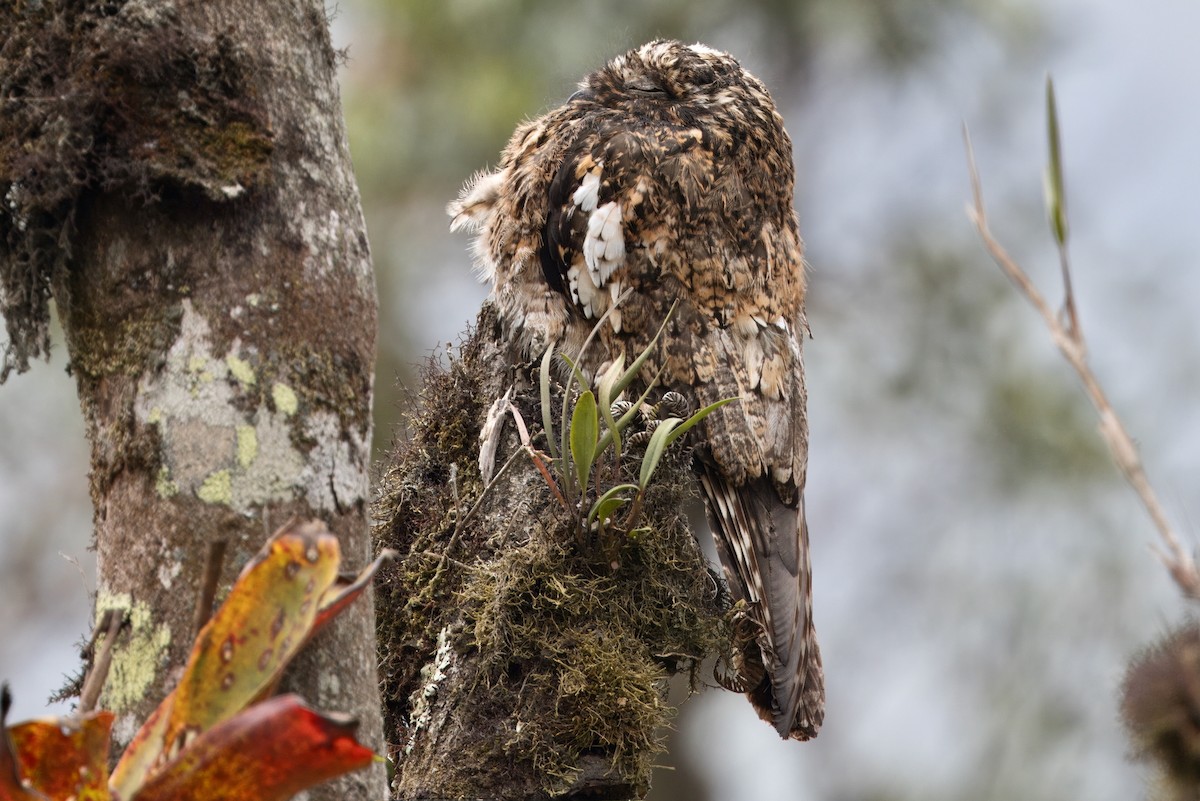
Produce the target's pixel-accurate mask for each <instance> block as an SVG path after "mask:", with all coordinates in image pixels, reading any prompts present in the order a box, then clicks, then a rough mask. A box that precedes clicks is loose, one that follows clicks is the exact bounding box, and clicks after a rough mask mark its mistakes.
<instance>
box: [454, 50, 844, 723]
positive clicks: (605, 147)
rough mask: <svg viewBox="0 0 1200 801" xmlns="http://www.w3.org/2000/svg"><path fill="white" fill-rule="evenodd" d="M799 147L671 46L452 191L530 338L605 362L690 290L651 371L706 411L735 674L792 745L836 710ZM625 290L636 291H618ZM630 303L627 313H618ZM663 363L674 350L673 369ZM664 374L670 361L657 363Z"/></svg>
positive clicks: (591, 81)
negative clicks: (807, 343)
mask: <svg viewBox="0 0 1200 801" xmlns="http://www.w3.org/2000/svg"><path fill="white" fill-rule="evenodd" d="M793 183H794V171H793V167H792V145H791V140H790V139H789V138H788V135H787V132H786V131H784V128H783V120H782V118H781V117H780V115H779V113H778V111H776V109H775V104H774V102H773V101H772V99H771V96H770V95H769V94H768V93H767V90H766V88H765V87H764V86H763V84H762V83H761V82H760V81H759V80H758V79H757V78H755V77H754V76H753V75H751V74H750V73H749V72H747V71H746V70H745V69H743V68H742V66H741V65H740V64H739V63H738V61H737V60H736V59H735V58H733V57H732V56H730V55H728V54H726V53H722V52H719V51H717V50H713V49H712V48H709V47H706V46H704V45H700V44H695V45H684V44H681V43H680V42H675V41H663V40H660V41H654V42H651V43H649V44H646V45H643V46H642V47H639V48H637V49H635V50H631V51H630V52H628V53H626V54H624V55H621V56H617V57H616V58H614V59H613V60H612V61H610V62H609V63H608V64H606V65H605V66H604V67H602V68H601V69H599V70H597V71H596V72H594V73H592V74H591V75H589V76H587V77H586V78H585V79H584V80H583V81H582V82H581V83H580V85H579V91H577V92H575V94H573V95H571V97H570V98H569V99H568V100H567V101H566V103H565V104H563V105H562V106H560V107H558V108H556V109H554V110H552V111H550V112H548V113H547V114H545V115H543V116H542V117H540V118H538V119H535V120H533V121H531V122H527V123H525V124H522V125H521V126H520V127H518V128H517V130H516V132H515V133H514V134H513V136H512V139H511V140H510V141H509V143H508V146H507V147H506V148H505V149H504V153H503V155H502V156H501V159H500V163H499V166H498V167H497V168H496V169H495V170H494V171H492V172H485V173H480V174H477V175H476V176H475V177H474V178H472V179H471V180H470V181H469V182H468V183H467V185H466V186H465V187H464V188H463V192H462V194H461V196H460V197H459V199H458V200H457V201H456V202H454V203H451V204H450V206H449V213H450V214H451V216H452V217H453V223H452V225H451V227H452V228H454V229H457V228H460V227H467V228H470V229H473V230H476V231H478V235H477V238H476V240H475V243H474V252H475V256H476V260H477V262H478V265H479V268H480V270H481V272H482V274H483V277H484V278H485V280H490V281H491V284H492V297H493V299H494V301H495V302H496V304H497V306H498V307H499V309H500V311H501V314H502V315H503V317H504V319H505V320H506V322H507V324H508V327H509V329H510V330H511V332H512V335H513V336H516V337H519V338H520V341H521V342H522V343H523V344H524V345H525V346H526V347H527V348H528V350H529V351H530V352H531V354H536V353H540V352H542V351H544V349H545V348H546V347H548V346H550V345H554V346H555V347H556V348H557V349H558V350H560V351H563V352H566V353H568V354H571V355H574V354H576V353H578V352H579V350H580V347H581V345H582V343H583V341H584V339H585V338H586V337H587V335H588V334H589V332H590V331H591V330H592V328H593V327H594V326H595V325H596V323H597V320H599V318H601V317H602V316H603V315H604V314H605V313H606V312H609V315H608V317H607V319H606V320H605V321H604V322H603V324H602V325H601V327H600V329H599V332H598V340H599V347H598V348H597V347H596V346H595V345H593V346H592V349H591V352H595V351H597V350H598V351H599V353H597V355H596V356H595V360H596V364H594V365H593V369H594V368H595V367H596V366H597V365H598V364H599V362H600V361H602V360H604V359H611V358H615V357H616V355H617V354H618V353H620V352H624V353H626V354H634V355H635V354H638V353H640V352H641V351H642V350H644V349H645V348H646V347H647V346H648V345H649V343H650V341H651V340H652V338H653V336H654V334H655V332H656V331H657V330H658V328H659V326H660V325H661V324H662V322H663V320H664V319H666V318H667V315H668V311H669V310H670V309H671V307H672V304H675V303H676V301H678V304H677V306H676V308H675V311H674V313H673V314H672V315H671V316H670V321H669V323H668V326H667V329H666V331H665V334H664V336H665V341H664V343H663V346H662V348H661V350H660V352H659V353H657V354H656V356H655V357H654V359H652V363H651V366H650V370H652V371H653V370H657V369H659V368H661V369H662V371H663V372H662V382H663V384H664V386H665V388H666V389H669V390H673V391H676V392H679V393H681V394H682V395H684V397H685V398H687V399H688V401H689V402H690V403H692V404H693V408H699V407H700V406H706V405H708V404H710V403H713V402H715V401H718V400H721V399H724V398H730V397H736V398H739V399H740V402H737V403H732V404H729V405H726V406H724V407H723V408H721V409H719V410H717V411H716V412H714V413H712V414H710V415H709V416H708V417H707V418H706V419H705V421H704V423H703V424H702V427H700V435H699V437H698V444H697V446H696V448H695V449H694V452H695V453H696V457H695V462H696V470H697V473H698V475H699V477H700V482H701V488H702V493H703V496H704V499H705V506H706V508H707V511H708V517H709V521H710V523H711V526H712V530H713V535H714V537H715V539H716V543H717V551H718V553H719V554H720V558H721V561H722V563H723V566H724V569H725V574H726V578H727V580H728V583H729V587H730V592H731V594H732V595H733V597H734V600H736V601H740V602H743V603H741V604H740V605H739V607H738V608H739V609H740V610H743V611H742V612H741V615H742V617H741V618H740V623H741V624H742V625H735V630H739V629H740V630H742V631H744V632H748V633H747V634H746V635H745V636H744V638H743V641H742V642H741V643H740V646H741V648H742V651H741V656H740V658H739V655H738V653H737V652H736V651H735V654H734V659H733V661H734V665H735V668H739V670H740V672H741V674H742V679H743V680H741V681H735V682H733V683H734V684H736V685H738V686H737V689H739V690H741V691H744V692H746V693H747V695H748V696H749V697H750V700H751V702H752V703H753V704H754V706H755V708H756V709H757V710H758V712H759V714H760V715H761V716H763V717H764V718H765V719H767V720H770V721H772V722H773V723H774V725H775V728H776V729H777V730H778V732H779V734H780V735H781V736H783V737H789V736H790V737H794V738H796V739H800V740H807V739H809V738H811V737H814V736H816V733H817V730H818V728H819V727H820V725H821V719H822V716H823V714H824V685H823V677H822V671H821V657H820V652H819V651H818V649H817V642H816V637H815V635H814V632H813V623H812V585H811V582H810V577H811V571H810V567H809V549H808V528H807V525H806V524H805V519H804V477H805V469H806V465H807V461H808V425H807V420H806V414H805V401H806V393H805V387H804V372H803V366H802V362H801V339H802V335H803V334H804V333H806V331H807V324H806V322H805V317H804V291H805V290H804V287H805V284H804V261H803V246H802V243H801V240H800V234H799V231H798V228H797V221H796V214H795V211H794V210H793V206H792V193H793ZM618 300H619V303H618ZM614 305H615V306H616V308H613V307H614ZM655 360H656V361H655ZM651 374H652V373H651Z"/></svg>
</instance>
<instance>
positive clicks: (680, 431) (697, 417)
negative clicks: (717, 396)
mask: <svg viewBox="0 0 1200 801" xmlns="http://www.w3.org/2000/svg"><path fill="white" fill-rule="evenodd" d="M736 400H741V398H724V399H722V400H719V401H717V402H716V403H710V404H709V405H707V406H705V407H704V408H703V409H701V410H700V411H698V412H696V413H695V414H693V415H692V416H691V417H689V418H688V419H687V422H685V423H684V424H683V425H681V426H679V428H676V429H675V430H674V431H672V432H671V435H670V436H669V437H668V438H667V447H670V446H671V444H672V443H673V442H675V440H677V439H679V438H680V437H682V436H683V435H684V434H686V433H687V432H688V430H689V429H691V427H692V426H694V425H696V423H699V422H700V421H701V420H703V419H704V418H705V417H708V416H709V415H710V414H712V413H713V412H715V411H716V410H717V409H720V408H721V407H722V406H724V405H725V404H727V403H733V402H734V401H736Z"/></svg>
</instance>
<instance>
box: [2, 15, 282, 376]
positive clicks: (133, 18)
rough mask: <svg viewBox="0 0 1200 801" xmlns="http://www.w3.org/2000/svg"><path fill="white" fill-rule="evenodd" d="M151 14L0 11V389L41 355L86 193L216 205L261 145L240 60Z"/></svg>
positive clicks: (260, 116)
mask: <svg viewBox="0 0 1200 801" xmlns="http://www.w3.org/2000/svg"><path fill="white" fill-rule="evenodd" d="M197 27H198V26H197V25H195V23H194V21H192V22H188V21H184V20H182V19H180V17H179V12H177V11H175V10H173V9H171V8H168V7H160V6H154V5H153V4H140V3H126V2H123V1H122V0H113V1H112V2H106V3H83V4H81V3H75V2H68V0H44V2H37V3H25V2H17V3H3V4H0V31H4V34H5V35H4V36H3V37H0V76H2V77H0V107H3V109H4V113H3V114H0V197H2V198H3V199H4V202H3V203H0V314H2V315H3V316H4V318H5V324H6V327H7V333H8V338H9V343H8V346H7V348H6V350H5V352H4V355H3V361H2V362H0V381H2V380H3V379H4V378H6V377H7V376H8V374H9V372H10V371H11V370H13V369H16V370H18V371H23V370H25V369H27V368H28V366H29V360H30V359H31V358H36V357H37V356H40V355H44V354H45V353H46V352H47V351H48V348H49V334H48V325H49V310H48V301H49V297H50V285H51V278H52V277H53V276H54V275H55V273H56V271H59V270H61V269H63V268H65V266H66V264H67V260H68V259H69V258H70V255H71V251H72V239H73V237H74V235H75V219H76V215H77V213H78V211H79V208H80V202H81V200H82V199H83V198H84V197H85V196H86V195H87V193H88V192H89V191H92V190H101V191H112V190H117V189H120V190H123V191H124V192H125V193H126V194H130V195H137V196H141V197H143V198H146V199H150V198H153V197H155V196H158V195H162V194H167V193H180V192H185V193H186V192H191V193H198V194H199V196H200V197H202V198H207V199H208V200H210V201H212V202H218V203H224V202H228V201H229V200H231V199H233V198H235V197H238V196H240V195H242V194H244V193H245V192H246V191H247V190H248V189H251V188H253V187H254V186H255V185H256V184H257V183H258V182H259V181H260V179H261V178H262V177H263V176H265V174H266V170H267V169H268V167H269V157H270V155H271V152H272V149H273V140H274V137H273V134H272V133H271V131H270V128H269V125H268V123H267V117H266V113H265V111H263V110H262V109H261V108H260V105H261V104H260V102H259V100H258V98H257V95H256V93H255V91H254V89H253V88H252V82H251V80H250V79H249V76H251V75H253V74H254V71H255V70H254V67H253V65H252V64H251V62H250V56H249V54H247V53H245V52H242V51H239V49H238V48H237V47H235V46H234V45H233V43H232V41H231V40H230V39H228V38H227V37H223V36H220V35H217V36H212V35H209V34H207V33H206V32H204V31H201V30H197Z"/></svg>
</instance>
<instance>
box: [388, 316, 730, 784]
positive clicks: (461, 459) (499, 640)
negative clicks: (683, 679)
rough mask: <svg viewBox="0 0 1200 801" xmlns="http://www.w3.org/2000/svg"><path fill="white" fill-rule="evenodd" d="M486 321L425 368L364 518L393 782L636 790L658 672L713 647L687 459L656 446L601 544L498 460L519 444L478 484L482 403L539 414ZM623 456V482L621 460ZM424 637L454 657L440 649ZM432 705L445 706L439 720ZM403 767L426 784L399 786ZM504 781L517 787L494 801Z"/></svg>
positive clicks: (715, 636) (714, 595)
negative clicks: (635, 517) (429, 749)
mask: <svg viewBox="0 0 1200 801" xmlns="http://www.w3.org/2000/svg"><path fill="white" fill-rule="evenodd" d="M488 320H489V317H488V311H487V309H486V308H485V312H484V313H483V314H482V315H481V325H480V331H481V332H482V334H481V333H476V334H475V335H474V336H472V337H471V338H470V339H469V340H468V342H467V344H466V345H465V346H464V348H463V350H462V353H461V357H460V358H458V359H456V360H452V361H451V362H450V364H449V367H448V368H446V369H442V368H437V367H430V368H429V369H427V371H426V376H425V384H424V387H423V388H422V391H421V397H422V400H423V405H422V407H421V408H420V409H418V410H417V411H416V412H415V413H414V414H413V415H412V416H411V418H410V421H409V422H410V436H409V438H408V439H407V441H405V442H404V443H402V444H401V445H400V446H399V447H398V448H397V450H396V452H395V454H394V455H393V461H392V462H391V465H390V467H389V468H388V471H387V473H386V474H385V475H384V476H383V479H382V482H381V483H382V494H381V497H380V500H379V502H378V504H377V506H376V510H375V511H376V519H377V520H379V521H380V522H379V524H378V526H377V531H376V533H377V537H378V539H379V541H380V544H381V545H384V546H387V547H391V548H396V549H397V550H399V551H400V553H401V554H402V557H401V559H400V560H399V561H398V562H397V564H396V565H394V566H393V568H392V570H391V571H390V572H389V573H388V574H387V575H386V576H385V577H384V578H383V580H382V583H381V586H380V591H379V594H378V599H379V600H378V604H379V621H380V623H379V625H380V632H379V633H380V647H381V655H382V669H383V675H384V691H385V705H386V713H385V717H386V720H385V726H386V732H387V736H388V738H389V739H390V740H391V741H392V743H393V748H392V753H393V755H394V756H395V757H396V759H397V761H398V763H399V768H400V773H401V777H400V779H399V780H398V782H399V783H398V785H397V786H398V788H399V789H404V790H406V791H408V793H409V794H414V791H415V790H424V791H428V792H430V793H431V794H432V795H436V796H445V797H497V798H505V797H531V798H575V797H585V796H587V797H629V796H632V795H637V794H640V793H642V792H644V790H645V789H646V787H647V786H648V782H649V774H650V768H651V760H652V758H653V756H654V755H655V754H656V753H658V752H659V751H660V750H661V749H662V743H661V740H660V738H661V732H662V731H663V728H664V727H665V726H666V725H667V724H668V722H669V720H670V717H671V714H672V710H671V709H670V708H669V706H668V705H667V704H666V701H665V693H666V683H667V679H668V678H669V677H670V676H671V675H673V674H675V673H678V672H680V671H690V672H692V673H693V675H694V672H695V671H696V669H697V667H698V666H699V664H700V662H701V660H703V659H704V658H705V657H706V656H708V655H711V654H715V653H717V652H718V650H719V649H720V648H721V646H722V644H723V643H724V642H726V641H727V636H728V632H727V631H726V630H725V627H724V623H723V620H722V601H723V598H722V595H721V593H720V592H719V582H718V580H717V579H716V577H715V576H714V575H713V574H712V573H711V571H710V570H709V568H708V565H707V562H706V560H705V558H704V556H703V553H702V552H701V551H700V549H699V547H698V545H697V543H696V541H695V538H694V536H693V535H692V532H691V531H690V528H689V526H688V523H687V519H686V517H685V516H684V514H683V511H682V508H683V505H684V503H685V502H686V501H687V499H688V498H689V497H690V495H691V494H692V492H693V489H692V487H693V478H692V474H691V468H690V457H689V455H688V454H687V453H686V452H684V450H683V449H681V448H676V449H673V450H671V451H669V452H668V454H667V456H666V457H665V458H664V460H663V462H662V464H661V465H660V467H659V472H658V473H656V481H655V483H654V484H652V485H651V487H650V488H649V490H648V491H647V495H646V499H645V504H644V507H643V511H642V516H641V525H642V526H643V528H641V529H639V531H638V532H637V534H636V535H630V534H629V533H627V532H620V531H617V532H607V533H606V534H605V541H603V542H601V541H599V540H598V537H597V536H595V535H593V536H583V537H581V536H580V535H579V533H578V524H577V520H576V516H575V515H574V514H569V513H568V512H567V511H566V510H564V509H563V508H562V506H561V505H560V504H559V502H558V501H557V500H555V498H554V497H553V495H552V494H551V492H550V490H549V488H548V487H547V485H546V482H545V480H544V479H543V478H542V477H541V475H540V474H539V473H538V472H537V471H536V470H535V469H534V467H533V466H532V465H531V464H530V462H529V460H528V459H527V458H526V457H525V456H524V454H521V453H519V451H518V447H517V444H516V442H515V437H514V436H511V434H510V436H508V437H507V438H506V440H505V441H504V442H503V444H502V446H501V448H500V457H499V460H498V463H499V464H503V463H504V461H505V460H506V459H507V458H508V457H509V456H510V455H511V454H512V453H514V452H518V456H517V457H516V461H515V462H513V465H512V467H511V469H509V470H507V471H506V472H504V473H503V475H501V476H500V477H499V478H497V479H496V480H495V485H494V486H493V487H491V488H489V489H488V490H486V491H484V490H483V482H482V480H481V479H480V476H479V472H478V468H477V466H476V464H475V460H476V458H477V455H478V451H479V442H478V434H479V430H480V428H481V424H482V422H483V418H484V416H485V414H486V411H487V407H488V405H490V401H491V399H492V398H494V397H499V396H500V395H501V394H503V389H502V387H504V388H507V386H510V385H512V382H514V381H515V383H516V384H517V392H516V395H515V399H514V403H515V404H516V406H517V407H518V408H519V409H520V413H521V415H522V417H523V418H524V419H525V420H526V421H532V420H540V419H541V416H540V413H538V411H537V407H536V401H535V400H534V399H533V397H532V396H533V395H534V394H536V393H531V392H522V387H528V383H527V379H528V375H526V374H525V371H523V370H517V371H515V376H514V375H504V373H505V372H507V370H506V368H504V367H503V365H506V364H511V363H513V362H512V360H511V359H507V358H497V353H496V351H495V343H494V341H492V340H489V338H488V337H489V335H490V334H491V333H492V331H491V329H490V328H489V326H488V325H487V322H488ZM511 429H512V426H511V425H510V426H509V429H508V430H509V432H511ZM631 457H632V458H631V459H629V460H628V461H629V463H628V464H626V465H624V466H623V469H624V470H626V471H627V472H629V473H632V472H633V471H636V469H637V466H638V465H637V462H638V455H637V454H631ZM622 480H627V477H626V478H625V479H622ZM439 637H440V639H441V642H442V643H443V646H444V645H445V643H446V642H447V641H449V642H451V644H452V647H453V649H454V655H455V656H454V659H452V660H446V659H445V655H444V654H443V655H442V656H441V657H439V656H438V654H437V652H438V645H437V644H438V642H439ZM443 650H444V648H443ZM435 661H436V662H438V665H437V668H438V673H439V675H441V676H442V679H440V680H439V681H438V682H436V683H434V682H431V681H430V680H429V676H430V673H431V671H430V669H429V666H430V665H431V664H432V663H433V662H435ZM423 671H424V672H423ZM431 698H432V699H433V701H432V702H430V699H431ZM414 699H420V706H421V708H422V715H421V718H422V719H421V721H420V724H419V725H418V724H417V723H416V722H415V721H414V707H415V706H417V704H416V703H415V701H414ZM439 704H441V705H443V706H445V707H451V706H452V707H453V710H454V714H453V715H452V716H448V717H445V718H443V719H441V722H440V723H439V719H438V718H437V715H436V707H437V706H438V705H439ZM426 706H431V707H433V709H432V712H431V711H430V710H428V709H426ZM426 726H429V727H432V729H434V730H432V731H428V732H427V731H426V730H425V727H426ZM438 726H441V728H440V729H438V728H437V727H438ZM422 738H426V739H425V740H423V739H422ZM435 741H436V747H438V748H443V749H444V748H447V747H453V748H455V750H456V753H455V754H453V761H454V762H456V763H459V764H463V765H467V766H469V767H470V770H469V772H462V773H458V774H455V773H454V772H453V770H451V769H448V768H446V767H445V766H444V765H435V764H434V762H435V761H436V760H435V758H433V757H431V756H429V755H428V754H422V753H419V751H420V749H421V748H422V747H424V746H425V745H426V744H427V742H435ZM406 752H407V753H406ZM408 762H413V763H414V764H413V767H412V771H413V772H414V773H415V772H418V771H419V772H421V773H422V780H424V781H428V782H434V784H433V785H432V786H431V785H428V784H426V785H413V784H411V783H410V784H404V782H405V781H407V779H405V777H404V776H403V774H404V771H405V766H406V763H408ZM430 777H432V778H430ZM514 787H522V788H524V789H523V790H522V792H524V793H525V795H523V796H520V795H519V796H513V795H510V794H511V793H512V792H513V788H514ZM502 788H503V789H502ZM599 788H604V789H602V790H601V789H599ZM506 793H509V794H506ZM594 793H601V794H600V795H589V794H594ZM415 794H416V795H418V796H419V792H416V793H415ZM613 794H615V795H613Z"/></svg>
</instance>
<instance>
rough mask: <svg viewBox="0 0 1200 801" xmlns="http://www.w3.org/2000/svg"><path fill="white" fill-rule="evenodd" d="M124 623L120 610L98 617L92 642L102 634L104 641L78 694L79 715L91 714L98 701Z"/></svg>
mask: <svg viewBox="0 0 1200 801" xmlns="http://www.w3.org/2000/svg"><path fill="white" fill-rule="evenodd" d="M124 622H125V612H124V611H123V610H120V609H108V610H106V611H105V612H104V614H103V615H101V616H100V622H99V623H98V624H97V626H96V631H95V632H93V634H92V641H93V643H94V642H95V641H96V639H97V637H98V635H99V634H100V633H103V634H104V641H103V642H101V643H100V650H99V651H98V652H97V653H96V658H95V660H94V661H93V662H92V669H91V670H90V671H88V675H87V679H86V680H85V681H84V683H83V689H82V690H80V692H79V713H80V714H86V713H88V712H91V711H92V710H93V709H95V708H96V702H97V701H99V700H100V691H101V690H102V689H104V682H106V681H107V680H108V669H109V667H111V665H112V649H113V644H114V643H115V642H116V639H117V634H118V632H120V631H121V625H122V624H123V623H124Z"/></svg>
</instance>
